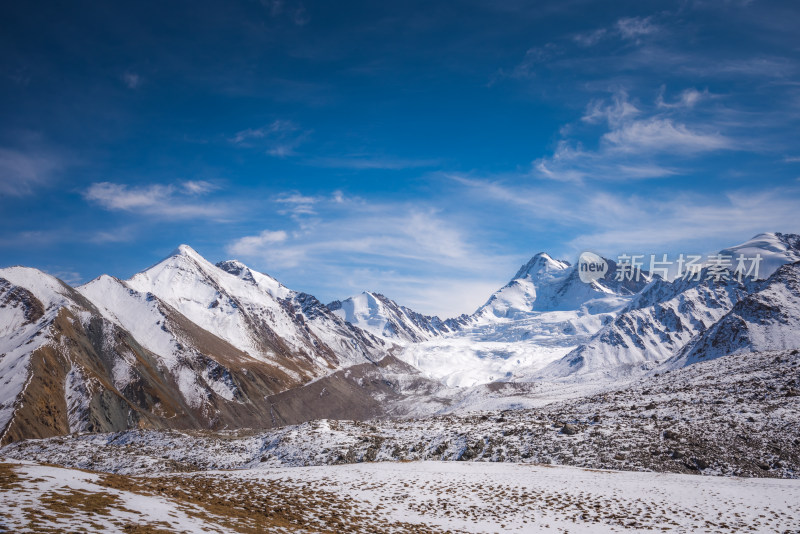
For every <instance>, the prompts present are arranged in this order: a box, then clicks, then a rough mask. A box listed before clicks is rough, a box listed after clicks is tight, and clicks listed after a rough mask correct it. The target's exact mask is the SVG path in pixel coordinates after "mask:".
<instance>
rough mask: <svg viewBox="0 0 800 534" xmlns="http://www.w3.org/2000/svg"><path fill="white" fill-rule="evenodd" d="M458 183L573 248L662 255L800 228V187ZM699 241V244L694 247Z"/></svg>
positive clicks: (796, 230)
mask: <svg viewBox="0 0 800 534" xmlns="http://www.w3.org/2000/svg"><path fill="white" fill-rule="evenodd" d="M459 181H460V182H461V183H463V184H465V185H467V186H469V187H470V188H472V189H473V190H474V193H473V194H474V196H475V197H476V198H480V199H482V200H483V201H484V202H491V201H493V202H496V203H499V204H500V205H502V206H504V209H506V210H508V211H511V212H513V213H515V214H516V215H515V217H517V218H518V219H519V220H522V221H528V222H529V223H531V224H547V225H549V226H550V227H551V228H555V229H556V231H559V232H566V233H567V234H571V235H573V236H574V237H572V238H570V240H569V241H568V243H567V246H568V248H569V252H575V253H576V252H579V251H581V250H587V249H591V250H596V251H598V252H602V253H608V254H616V253H619V252H622V251H628V252H632V251H633V252H636V251H641V252H650V253H659V252H667V251H669V250H673V249H675V248H676V247H684V248H686V249H687V250H686V252H708V251H711V250H713V248H714V246H713V244H714V243H716V244H718V245H719V248H722V247H723V246H730V245H731V244H733V243H736V242H738V241H739V240H743V239H747V238H749V237H751V236H753V235H755V234H758V233H761V232H765V231H783V232H800V221H798V219H797V217H796V211H797V206H798V205H800V189H798V188H772V189H761V190H758V191H752V190H730V191H727V192H720V193H715V194H712V193H709V194H703V193H698V192H683V193H676V192H674V191H673V190H671V189H666V190H653V191H652V193H650V194H648V195H647V196H641V195H634V194H621V193H615V192H609V191H604V190H601V189H598V188H596V187H592V186H590V185H585V186H584V187H581V188H577V189H576V188H573V187H563V188H561V189H559V190H554V189H553V188H547V189H542V188H537V187H524V186H512V185H506V184H503V183H500V182H496V181H489V180H479V179H465V178H460V179H459ZM693 247H694V248H693Z"/></svg>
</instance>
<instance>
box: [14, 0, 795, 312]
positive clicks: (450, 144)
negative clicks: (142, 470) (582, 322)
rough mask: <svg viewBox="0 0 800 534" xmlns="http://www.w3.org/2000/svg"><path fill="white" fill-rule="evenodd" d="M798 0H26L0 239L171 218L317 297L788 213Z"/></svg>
mask: <svg viewBox="0 0 800 534" xmlns="http://www.w3.org/2000/svg"><path fill="white" fill-rule="evenodd" d="M798 20H800V7H798V6H797V4H796V3H795V2H768V1H759V0H754V1H733V0H730V1H725V0H715V1H710V0H708V1H699V0H698V1H690V0H687V1H681V2H674V3H670V2H644V1H635V2H613V3H612V2H588V1H577V0H576V1H565V0H561V1H557V2H522V1H514V0H510V1H507V2H479V1H471V0H467V1H463V2H439V3H430V2H414V1H409V2H391V3H389V2H311V1H303V2H299V1H294V0H264V1H255V0H242V1H239V2H236V1H231V2H207V1H202V0H201V1H194V2H179V1H176V2H148V1H142V2H131V3H127V4H123V3H118V2H112V3H108V4H107V5H102V4H100V3H96V2H94V3H88V2H71V3H69V6H68V7H67V6H65V5H60V6H59V5H55V3H53V4H50V3H40V2H35V1H34V2H24V3H17V4H15V5H8V6H5V8H4V16H3V18H2V20H1V21H0V25H1V26H2V31H1V32H0V49H2V51H3V52H2V54H0V69H1V71H0V115H1V116H2V117H3V120H2V123H0V209H2V219H0V221H1V224H0V254H2V256H0V265H4V266H5V265H14V264H23V265H30V266H34V267H38V268H41V269H43V270H45V271H47V272H50V273H52V274H56V275H57V276H60V277H61V278H63V279H65V280H66V281H68V282H70V283H80V282H82V281H88V280H90V279H92V278H94V277H95V276H98V275H99V274H101V273H109V274H112V275H115V276H118V277H120V278H127V277H129V276H131V275H132V274H134V273H135V272H137V271H139V270H141V269H143V268H146V267H147V266H148V265H150V264H152V263H155V262H156V261H158V260H159V259H160V258H162V257H163V256H165V255H166V254H168V253H169V252H170V251H171V250H172V249H174V248H175V247H176V246H177V245H178V244H180V243H188V244H190V245H191V246H193V247H194V248H195V249H197V250H198V252H200V253H201V254H203V255H204V256H205V257H207V258H208V259H209V260H211V261H219V260H222V259H227V258H231V257H236V258H238V259H240V260H242V261H244V262H246V263H248V264H249V265H251V266H252V267H254V268H257V269H259V270H261V271H264V272H267V273H269V274H272V275H273V276H275V277H276V278H278V279H279V280H281V281H282V282H284V283H285V284H286V285H288V286H289V287H291V288H293V289H298V290H303V291H307V292H310V293H312V294H315V295H317V296H318V297H319V298H320V299H321V300H323V301H329V300H332V299H334V298H343V297H346V296H348V295H350V294H354V293H357V292H359V291H361V290H364V289H371V290H376V291H381V292H383V293H385V294H386V295H388V296H390V297H392V298H394V299H396V300H398V301H399V302H401V303H403V304H407V305H410V306H412V307H414V308H416V309H418V310H420V311H423V312H427V313H439V314H443V315H452V314H456V313H462V312H467V313H468V312H471V311H473V310H474V309H475V308H476V307H477V306H478V305H480V304H481V303H482V302H483V301H484V300H485V299H486V298H487V297H488V295H489V294H490V293H491V292H492V291H493V290H495V289H497V288H498V287H499V286H501V285H502V284H504V283H505V282H506V281H507V280H508V278H509V277H510V276H511V275H512V274H513V273H514V272H515V271H516V269H517V268H518V267H519V265H520V264H521V263H524V262H525V261H526V260H527V259H528V258H529V257H530V256H531V255H533V254H534V253H536V252H538V251H542V250H544V251H548V252H550V253H552V254H553V255H555V256H558V257H563V258H565V259H568V260H570V261H572V260H574V259H575V257H577V254H578V253H579V252H580V251H582V250H586V249H590V250H594V251H597V252H599V253H602V254H605V255H608V256H612V257H613V256H615V255H616V254H618V253H622V252H645V253H662V252H664V253H672V252H687V253H693V252H707V251H712V250H717V249H720V248H722V247H725V246H728V245H732V244H735V243H739V242H742V241H744V240H746V239H748V238H749V237H751V236H752V235H754V234H756V233H759V232H763V231H784V232H798V231H800V216H798V213H800V181H799V180H798V177H800V143H799V142H798V135H797V131H798V125H800V63H799V62H798V59H799V58H800V38H798V37H797V30H796V22H797V21H798Z"/></svg>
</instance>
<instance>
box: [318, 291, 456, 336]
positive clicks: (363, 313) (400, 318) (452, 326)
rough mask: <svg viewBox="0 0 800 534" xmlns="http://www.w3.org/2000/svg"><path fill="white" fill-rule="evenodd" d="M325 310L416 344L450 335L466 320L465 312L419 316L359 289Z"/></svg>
mask: <svg viewBox="0 0 800 534" xmlns="http://www.w3.org/2000/svg"><path fill="white" fill-rule="evenodd" d="M327 307H328V309H329V310H331V311H332V312H333V313H335V314H336V315H337V316H339V317H341V318H342V319H344V320H345V321H347V322H348V323H350V324H352V325H354V326H357V327H359V328H361V329H362V330H365V331H367V332H371V333H373V334H375V335H376V336H381V337H384V338H387V339H391V340H393V341H399V342H411V343H418V342H420V341H425V340H427V339H431V338H433V337H436V336H440V335H444V334H451V333H453V332H457V331H458V330H460V329H461V328H462V327H463V326H464V325H465V324H467V323H468V322H469V318H468V316H466V315H461V316H459V317H456V318H453V319H445V320H442V319H440V318H439V317H436V316H430V315H423V314H421V313H417V312H415V311H414V310H412V309H410V308H406V307H405V306H401V305H399V304H397V303H396V302H395V301H393V300H392V299H390V298H387V297H385V296H383V295H381V294H380V293H371V292H367V291H365V292H363V293H361V294H360V295H356V296H354V297H350V298H347V299H345V300H343V301H338V300H335V301H333V302H331V303H330V304H328V306H327Z"/></svg>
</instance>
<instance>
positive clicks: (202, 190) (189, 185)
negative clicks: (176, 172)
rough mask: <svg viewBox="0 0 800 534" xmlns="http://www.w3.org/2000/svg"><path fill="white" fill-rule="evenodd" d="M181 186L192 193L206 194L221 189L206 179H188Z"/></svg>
mask: <svg viewBox="0 0 800 534" xmlns="http://www.w3.org/2000/svg"><path fill="white" fill-rule="evenodd" d="M181 187H183V189H184V191H186V192H187V193H190V194H192V195H204V194H206V193H210V192H211V191H215V190H217V189H219V187H217V186H216V185H215V184H212V183H211V182H207V181H205V180H187V181H185V182H183V183H182V184H181Z"/></svg>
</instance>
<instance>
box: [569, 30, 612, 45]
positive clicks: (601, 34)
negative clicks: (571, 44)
mask: <svg viewBox="0 0 800 534" xmlns="http://www.w3.org/2000/svg"><path fill="white" fill-rule="evenodd" d="M608 34H609V31H608V30H607V29H606V28H599V29H597V30H592V31H590V32H585V33H578V34H575V35H573V36H572V40H573V41H575V42H576V43H578V44H579V45H581V46H594V45H596V44H597V43H599V42H600V41H602V40H603V39H605V38H606V37H608Z"/></svg>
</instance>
